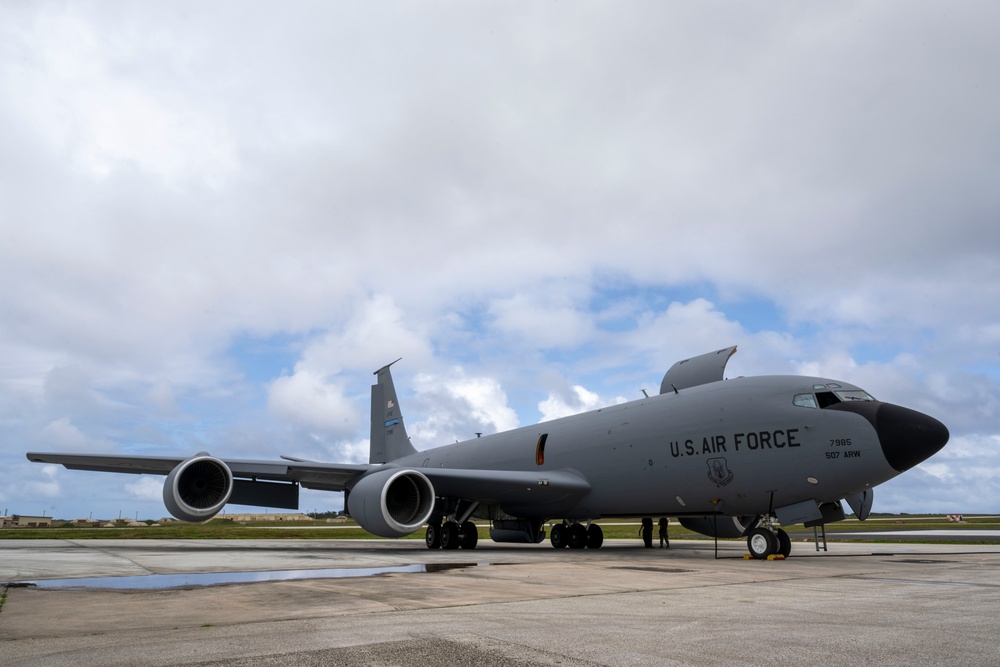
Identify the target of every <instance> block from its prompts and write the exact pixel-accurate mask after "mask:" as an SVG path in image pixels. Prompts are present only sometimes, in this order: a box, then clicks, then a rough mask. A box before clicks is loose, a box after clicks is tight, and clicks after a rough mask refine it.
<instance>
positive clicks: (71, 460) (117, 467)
mask: <svg viewBox="0 0 1000 667" xmlns="http://www.w3.org/2000/svg"><path fill="white" fill-rule="evenodd" d="M27 456H28V460H29V461H32V462H35V463H54V464H59V465H63V466H65V467H66V468H68V469H70V470H92V471H98V472H119V473H131V474H136V475H167V474H169V473H170V471H171V470H173V469H174V468H176V467H177V466H178V465H180V464H181V463H183V462H184V461H185V460H187V457H180V456H127V455H117V454H67V453H58V452H28V455H27ZM221 460H222V461H223V462H224V463H225V464H226V465H227V466H228V467H229V469H230V470H231V471H232V473H233V477H235V478H237V479H254V480H268V481H282V482H298V483H299V484H301V485H302V486H303V487H304V488H307V489H319V490H324V491H344V490H345V489H346V488H347V486H348V485H349V484H351V483H352V482H353V481H354V480H355V479H356V478H357V477H359V476H360V475H362V474H363V473H365V472H368V471H369V470H372V469H375V468H382V467H384V466H381V465H373V464H365V463H321V462H318V461H305V460H301V459H293V458H286V459H283V460H280V461H257V460H245V459H221ZM412 470H417V471H419V472H421V473H423V474H424V475H426V476H427V478H428V479H430V480H431V483H432V484H433V485H434V491H435V493H436V494H437V495H439V496H448V497H452V498H463V499H466V500H473V501H478V502H481V503H498V504H503V505H504V506H505V507H533V506H539V505H546V504H549V503H558V502H565V501H569V500H578V499H580V498H582V497H583V496H585V495H587V493H589V492H590V484H589V483H588V482H587V481H586V480H584V479H583V478H582V477H580V476H579V475H576V474H574V473H571V472H567V471H559V470H556V471H548V472H544V473H542V472H535V471H508V470H462V469H452V468H412Z"/></svg>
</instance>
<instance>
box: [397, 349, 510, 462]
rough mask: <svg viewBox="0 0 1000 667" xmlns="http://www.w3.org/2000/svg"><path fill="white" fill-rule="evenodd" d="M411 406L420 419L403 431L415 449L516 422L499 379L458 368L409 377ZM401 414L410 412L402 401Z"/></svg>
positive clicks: (469, 436)
mask: <svg viewBox="0 0 1000 667" xmlns="http://www.w3.org/2000/svg"><path fill="white" fill-rule="evenodd" d="M413 390H414V392H415V394H416V395H415V396H414V398H413V401H412V402H411V404H412V406H413V408H416V410H417V411H419V412H420V413H422V414H423V415H424V417H423V419H420V420H417V421H413V420H410V421H409V422H408V423H409V426H408V427H407V433H408V434H409V435H410V437H411V439H412V440H413V443H414V445H415V446H416V447H417V448H418V449H426V448H428V447H429V446H430V447H433V446H438V445H445V444H449V443H451V442H455V441H459V440H469V439H471V438H473V437H474V436H475V434H476V433H477V432H478V433H496V432H499V431H506V430H509V429H512V428H516V427H517V426H518V418H517V414H516V413H515V412H514V411H513V410H512V409H511V408H510V407H509V406H508V405H507V394H506V393H504V391H503V389H502V388H501V386H500V383H499V382H497V381H496V380H495V379H493V378H489V377H469V376H468V375H466V373H465V371H464V370H462V369H461V368H455V369H452V370H451V371H450V372H449V373H448V374H447V375H430V374H426V373H421V374H418V375H416V376H415V377H414V378H413ZM400 401H401V403H400V404H401V405H402V407H403V410H404V414H412V413H411V412H410V410H412V408H411V407H410V406H409V405H410V404H403V403H402V398H401V399H400Z"/></svg>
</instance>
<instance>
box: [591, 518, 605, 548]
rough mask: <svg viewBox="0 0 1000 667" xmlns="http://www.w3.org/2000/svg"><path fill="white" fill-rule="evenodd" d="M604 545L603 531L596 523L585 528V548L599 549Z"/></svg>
mask: <svg viewBox="0 0 1000 667" xmlns="http://www.w3.org/2000/svg"><path fill="white" fill-rule="evenodd" d="M602 544H604V530H602V529H601V527H600V526H598V525H597V524H596V523H592V524H590V526H589V527H588V528H587V548H588V549H600V548H601V545H602Z"/></svg>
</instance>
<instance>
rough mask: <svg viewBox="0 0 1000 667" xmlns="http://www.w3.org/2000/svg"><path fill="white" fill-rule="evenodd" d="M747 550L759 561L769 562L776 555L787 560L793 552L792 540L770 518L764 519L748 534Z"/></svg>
mask: <svg viewBox="0 0 1000 667" xmlns="http://www.w3.org/2000/svg"><path fill="white" fill-rule="evenodd" d="M747 550H748V551H749V552H750V555H751V556H753V557H754V558H756V559H757V560H767V557H768V556H774V555H780V556H781V557H783V558H787V557H788V555H789V554H790V553H791V552H792V540H791V538H789V537H788V533H786V532H785V531H784V530H782V529H781V528H778V527H777V526H775V525H774V523H773V522H772V521H771V518H770V517H763V518H762V519H761V521H760V523H759V524H757V527H756V528H754V529H753V530H751V531H750V532H749V533H747Z"/></svg>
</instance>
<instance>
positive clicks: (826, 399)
mask: <svg viewBox="0 0 1000 667" xmlns="http://www.w3.org/2000/svg"><path fill="white" fill-rule="evenodd" d="M816 400H817V401H818V402H819V407H821V408H828V407H830V406H831V405H836V404H837V403H840V399H839V398H837V395H836V394H835V393H833V392H832V391H817V392H816Z"/></svg>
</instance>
